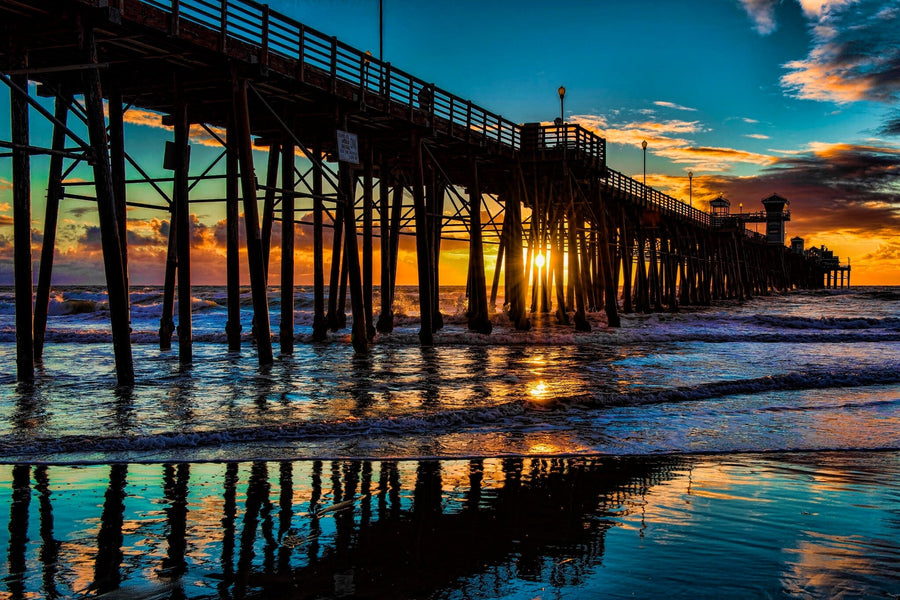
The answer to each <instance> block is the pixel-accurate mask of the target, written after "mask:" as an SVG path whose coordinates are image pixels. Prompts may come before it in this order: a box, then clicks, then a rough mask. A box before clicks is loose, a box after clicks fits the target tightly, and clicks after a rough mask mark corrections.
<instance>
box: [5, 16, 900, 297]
mask: <svg viewBox="0 0 900 600" xmlns="http://www.w3.org/2000/svg"><path fill="white" fill-rule="evenodd" d="M270 5H271V8H272V9H273V10H276V11H278V12H281V13H283V14H286V15H288V16H290V17H292V18H294V19H297V20H299V21H301V22H303V23H305V24H306V25H308V26H311V27H313V28H315V29H318V30H320V31H322V32H324V33H326V34H328V35H334V36H337V37H338V39H339V40H341V41H342V42H345V43H347V44H350V45H352V46H355V47H357V48H359V49H360V50H370V51H371V52H372V53H373V54H374V55H375V56H376V57H377V56H378V46H379V37H378V12H379V2H378V0H331V1H326V0H273V1H272V2H270ZM383 6H384V59H385V60H387V61H390V62H391V63H392V64H393V65H394V66H396V67H398V68H400V69H403V70H405V71H407V72H409V73H411V74H413V75H415V76H417V77H420V78H422V79H425V80H427V81H431V82H433V83H435V84H436V85H437V86H439V87H441V88H443V89H445V90H447V91H449V92H451V93H453V94H455V95H457V96H461V97H463V98H467V99H471V100H472V101H474V102H475V103H477V104H479V105H481V106H483V107H485V108H487V109H488V110H491V111H493V112H496V113H499V114H501V115H503V116H504V117H506V118H508V119H510V120H512V121H515V122H520V123H524V122H532V121H551V120H552V119H553V118H554V117H556V116H558V114H559V98H558V96H557V91H556V90H557V88H558V87H559V86H560V85H564V86H565V87H566V89H567V93H566V98H565V116H566V120H567V121H569V122H576V123H580V124H582V125H584V126H585V127H589V128H591V129H593V130H595V131H596V132H597V133H599V134H600V135H602V136H604V137H606V138H607V140H608V143H609V147H608V157H609V158H608V162H609V164H610V166H611V167H612V168H614V169H617V170H619V171H622V172H624V173H626V174H629V175H633V176H638V177H640V176H641V170H642V162H641V149H640V143H641V140H647V141H648V144H649V146H648V151H647V182H648V184H650V185H653V186H654V187H657V188H660V189H662V190H664V191H666V192H668V193H670V194H672V195H674V196H676V197H679V198H683V199H685V200H687V198H688V181H687V172H688V171H692V172H693V174H694V178H693V198H694V200H695V204H696V205H698V206H700V207H705V202H706V201H708V200H709V199H710V198H711V197H714V196H715V195H716V194H718V193H724V194H725V195H726V196H727V197H729V198H730V199H731V201H732V205H733V206H734V207H737V205H738V204H739V203H742V204H743V205H744V206H745V207H747V208H748V209H758V208H759V204H758V203H759V200H760V199H762V198H764V197H766V196H768V195H770V194H772V193H778V194H780V195H782V196H784V197H787V198H788V199H789V200H790V201H791V208H792V210H793V220H792V222H791V223H790V224H789V225H788V235H789V236H793V235H800V236H802V237H804V238H806V239H807V240H808V244H816V245H819V244H825V245H827V246H828V247H830V248H832V249H833V250H835V251H836V253H837V254H839V255H840V256H841V257H847V256H850V257H852V259H853V266H854V281H855V282H857V283H893V284H900V110H898V108H897V106H898V102H897V101H898V99H900V44H898V43H897V40H898V36H900V34H898V33H897V32H898V31H900V0H881V1H873V0H781V1H776V0H714V1H699V0H683V1H680V2H662V1H658V2H649V1H635V2H588V1H567V0H558V1H556V2H546V1H541V2H538V1H532V0H520V1H518V2H506V1H502V2H498V1H492V2H474V1H471V0H454V1H453V2H421V1H419V2H413V1H401V0H383ZM7 106H8V97H7V96H6V94H5V93H0V112H2V114H6V113H7V108H6V107H7ZM127 117H128V114H126V118H127ZM8 131H9V130H8V123H0V137H2V138H3V139H8V136H9V133H8ZM48 131H49V130H48ZM35 135H36V136H37V137H40V135H41V133H40V131H39V128H37V127H36V128H35ZM44 135H46V132H44ZM126 135H127V138H128V142H127V143H128V144H129V146H130V147H131V148H132V149H133V151H134V153H135V154H137V155H140V156H144V158H145V159H146V160H148V161H149V162H150V163H152V164H155V162H156V160H155V155H156V154H158V152H159V150H160V144H161V141H160V139H159V138H160V136H162V138H163V139H165V138H166V136H170V135H171V133H170V132H165V130H160V128H159V126H158V124H157V125H156V126H155V127H154V126H150V125H148V124H147V123H146V122H140V121H139V120H137V119H132V122H131V123H130V124H129V125H128V128H127V131H126ZM142 148H146V150H143V149H142ZM37 164H38V165H40V164H41V163H40V160H39V159H38V160H37ZM9 168H10V167H9V160H8V159H0V250H4V249H5V250H4V251H3V257H0V261H3V262H5V260H6V259H5V258H4V257H5V255H6V254H8V253H10V252H11V250H10V244H9V240H11V236H12V231H11V226H10V224H11V214H12V213H11V206H10V204H11V192H10V190H9V186H8V182H9V179H10V176H9ZM41 196H42V190H40V189H38V190H36V191H35V193H34V198H35V201H39V200H40V199H41ZM85 213H86V211H83V210H82V211H80V212H78V213H76V214H73V215H70V216H71V217H72V218H71V219H70V221H71V222H70V223H64V224H63V225H62V226H63V227H71V228H72V231H70V232H68V234H67V235H68V237H65V236H64V237H63V239H64V240H69V241H70V242H71V243H72V244H75V245H77V244H79V243H85V244H86V243H87V242H89V241H90V236H91V235H93V233H91V232H92V231H93V230H90V229H89V228H90V227H92V224H91V222H90V221H86V220H81V221H79V219H81V218H82V217H84V218H87V215H86V214H85ZM218 218H219V215H218V214H210V215H198V219H199V220H198V223H199V224H200V225H201V226H207V227H209V228H210V231H212V230H213V228H214V227H215V225H216V221H215V220H216V219H218ZM36 219H37V217H36ZM144 221H147V220H146V219H145V220H144ZM144 221H142V222H140V223H139V222H138V221H137V220H136V221H135V224H134V225H135V228H136V230H138V229H139V227H140V226H144V225H146V223H145V222H144ZM147 222H149V221H147ZM79 227H80V228H81V229H78V228H79ZM147 227H149V225H147ZM153 227H155V228H156V229H157V230H161V229H160V226H159V224H158V223H157V224H155V225H154V226H153ZM36 229H39V226H36ZM151 229H152V227H151ZM148 231H149V230H148ZM158 233H159V231H157V232H156V234H158ZM156 234H154V235H156ZM147 235H150V234H149V233H148V234H147ZM79 236H81V237H79ZM213 246H214V244H212V242H210V248H211V249H213ZM76 250H77V248H76ZM77 254H78V253H77V252H75V251H73V254H72V255H73V256H75V255H77ZM3 272H4V273H6V272H7V269H6V268H5V267H4V269H3Z"/></svg>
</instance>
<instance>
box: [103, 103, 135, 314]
mask: <svg viewBox="0 0 900 600" xmlns="http://www.w3.org/2000/svg"><path fill="white" fill-rule="evenodd" d="M107 105H108V106H109V160H110V172H111V173H112V184H113V195H114V196H115V199H116V218H117V222H118V225H119V241H120V242H121V244H122V276H123V277H124V278H125V312H126V313H127V314H128V322H129V324H130V323H131V297H130V296H129V287H128V229H127V222H128V218H127V217H128V206H127V196H126V188H125V112H124V107H123V102H122V92H121V90H119V89H118V87H112V88H111V91H110V94H109V100H108V101H107Z"/></svg>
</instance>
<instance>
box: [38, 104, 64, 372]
mask: <svg viewBox="0 0 900 600" xmlns="http://www.w3.org/2000/svg"><path fill="white" fill-rule="evenodd" d="M71 102H72V99H71V98H70V97H68V96H67V95H65V94H61V95H57V96H56V100H55V107H54V117H56V120H57V121H58V122H59V123H60V124H59V125H54V127H53V139H52V141H51V148H52V149H53V150H56V151H59V152H61V151H62V150H63V149H64V147H65V143H66V132H65V124H66V120H67V117H68V114H69V106H70V104H71ZM62 166H63V157H62V154H52V155H51V156H50V173H49V176H48V178H47V207H46V211H45V213H44V241H43V242H42V244H41V266H40V270H39V271H38V284H37V293H36V295H35V300H34V358H35V360H37V361H40V360H41V359H42V356H43V352H44V336H45V332H46V330H47V312H48V310H49V306H50V283H51V279H52V274H53V254H54V252H55V250H56V225H57V221H58V218H59V201H60V198H62V192H63V189H62Z"/></svg>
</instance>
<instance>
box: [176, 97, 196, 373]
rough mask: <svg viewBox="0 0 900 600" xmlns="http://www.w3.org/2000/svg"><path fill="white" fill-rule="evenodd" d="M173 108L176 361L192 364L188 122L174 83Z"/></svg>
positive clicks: (185, 107)
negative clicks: (176, 264) (174, 99)
mask: <svg viewBox="0 0 900 600" xmlns="http://www.w3.org/2000/svg"><path fill="white" fill-rule="evenodd" d="M176 88H177V89H176V91H175V98H176V101H175V108H174V111H173V115H172V116H173V118H174V123H175V127H174V129H175V183H174V186H173V195H172V196H173V197H172V200H173V201H174V203H175V210H174V216H175V219H174V220H175V222H177V225H176V227H175V231H176V232H177V234H176V235H177V238H176V240H177V241H176V244H175V247H176V250H177V253H178V360H179V362H180V363H181V364H183V365H185V364H190V363H191V362H192V361H193V339H192V335H193V333H192V331H193V328H192V325H191V221H190V205H189V194H190V192H189V181H188V177H189V171H190V146H189V143H188V142H189V137H190V122H189V121H188V107H187V103H186V102H185V100H184V96H183V93H184V92H183V90H182V89H181V86H180V84H176Z"/></svg>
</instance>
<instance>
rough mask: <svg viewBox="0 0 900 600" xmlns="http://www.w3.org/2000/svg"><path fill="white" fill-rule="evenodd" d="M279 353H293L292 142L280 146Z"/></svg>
mask: <svg viewBox="0 0 900 600" xmlns="http://www.w3.org/2000/svg"><path fill="white" fill-rule="evenodd" d="M281 189H282V195H281V321H280V323H279V328H278V339H279V341H280V342H281V353H282V354H292V353H293V352H294V144H293V142H289V141H285V142H284V143H283V144H282V145H281Z"/></svg>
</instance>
